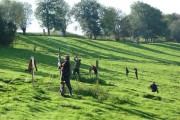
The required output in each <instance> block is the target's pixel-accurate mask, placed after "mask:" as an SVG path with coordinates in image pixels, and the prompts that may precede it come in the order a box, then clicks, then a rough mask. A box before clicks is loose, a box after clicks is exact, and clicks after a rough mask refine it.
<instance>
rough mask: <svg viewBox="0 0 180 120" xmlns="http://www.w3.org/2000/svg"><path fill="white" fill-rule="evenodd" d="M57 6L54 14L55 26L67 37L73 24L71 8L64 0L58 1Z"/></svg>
mask: <svg viewBox="0 0 180 120" xmlns="http://www.w3.org/2000/svg"><path fill="white" fill-rule="evenodd" d="M55 4H57V5H54V14H52V19H53V25H54V28H55V29H56V30H60V31H61V32H62V36H63V37H65V36H66V29H67V26H68V25H69V24H70V23H71V14H70V7H69V5H68V4H67V3H66V2H65V1H64V0H58V1H56V3H55Z"/></svg>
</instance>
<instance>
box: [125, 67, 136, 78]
mask: <svg viewBox="0 0 180 120" xmlns="http://www.w3.org/2000/svg"><path fill="white" fill-rule="evenodd" d="M134 72H135V75H136V79H138V70H137V68H136V67H134ZM128 74H129V70H128V68H127V67H126V76H128Z"/></svg>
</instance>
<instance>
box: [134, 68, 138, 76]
mask: <svg viewBox="0 0 180 120" xmlns="http://www.w3.org/2000/svg"><path fill="white" fill-rule="evenodd" d="M134 72H135V75H136V79H138V70H137V68H135V67H134Z"/></svg>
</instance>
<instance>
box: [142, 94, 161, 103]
mask: <svg viewBox="0 0 180 120" xmlns="http://www.w3.org/2000/svg"><path fill="white" fill-rule="evenodd" d="M143 97H144V98H148V99H152V100H158V101H161V100H162V98H161V97H159V96H154V95H151V94H146V95H143Z"/></svg>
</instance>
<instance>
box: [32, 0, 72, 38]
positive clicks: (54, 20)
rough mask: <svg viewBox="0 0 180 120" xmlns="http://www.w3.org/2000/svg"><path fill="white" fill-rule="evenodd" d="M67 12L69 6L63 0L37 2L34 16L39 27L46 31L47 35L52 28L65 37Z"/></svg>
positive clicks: (39, 0)
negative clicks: (44, 28)
mask: <svg viewBox="0 0 180 120" xmlns="http://www.w3.org/2000/svg"><path fill="white" fill-rule="evenodd" d="M68 12H69V5H68V4H67V3H66V2H65V1H64V0H38V2H37V8H36V12H35V15H36V18H37V19H38V20H39V21H40V22H41V23H40V24H41V26H43V27H46V28H47V29H48V35H50V29H52V28H55V29H58V30H61V31H62V33H63V34H64V35H65V32H66V28H67V25H68V22H69V21H68V20H69V17H68Z"/></svg>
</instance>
